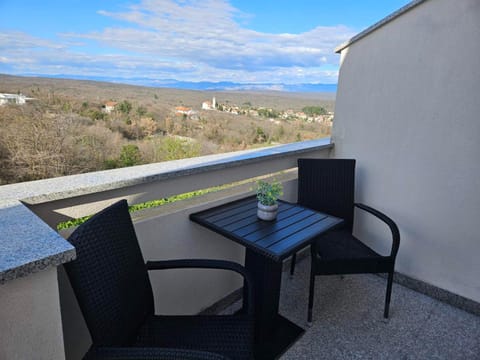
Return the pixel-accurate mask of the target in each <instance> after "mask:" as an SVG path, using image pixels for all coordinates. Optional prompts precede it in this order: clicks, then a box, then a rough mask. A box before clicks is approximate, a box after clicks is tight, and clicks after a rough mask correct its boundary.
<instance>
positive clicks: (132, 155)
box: [119, 144, 142, 167]
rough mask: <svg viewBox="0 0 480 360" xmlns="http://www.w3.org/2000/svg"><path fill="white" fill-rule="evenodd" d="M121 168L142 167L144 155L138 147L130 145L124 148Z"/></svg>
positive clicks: (120, 160)
mask: <svg viewBox="0 0 480 360" xmlns="http://www.w3.org/2000/svg"><path fill="white" fill-rule="evenodd" d="M119 163H120V166H121V167H127V166H134V165H140V164H141V163H142V153H141V152H140V149H139V148H138V146H137V145H133V144H129V145H124V146H123V147H122V151H121V152H120V156H119Z"/></svg>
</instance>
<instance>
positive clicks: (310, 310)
mask: <svg viewBox="0 0 480 360" xmlns="http://www.w3.org/2000/svg"><path fill="white" fill-rule="evenodd" d="M311 266H312V268H311V270H310V290H309V292H308V315H307V323H308V325H311V324H312V313H313V295H314V294H315V273H314V271H313V264H312V265H311Z"/></svg>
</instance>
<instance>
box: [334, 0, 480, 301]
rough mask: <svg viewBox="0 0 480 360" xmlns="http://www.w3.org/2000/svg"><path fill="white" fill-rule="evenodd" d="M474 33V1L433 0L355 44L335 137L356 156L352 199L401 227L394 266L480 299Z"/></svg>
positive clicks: (477, 48) (478, 77) (342, 150)
mask: <svg viewBox="0 0 480 360" xmlns="http://www.w3.org/2000/svg"><path fill="white" fill-rule="evenodd" d="M479 39H480V1H478V0H462V1H451V0H435V1H433V0H430V1H426V2H424V3H421V4H420V5H419V6H417V7H415V8H413V9H412V10H411V11H409V12H407V13H405V14H403V15H401V16H400V17H398V18H396V19H394V20H393V21H392V22H390V23H388V24H387V25H385V26H383V27H381V28H379V29H377V30H376V31H374V32H372V33H371V34H369V35H367V36H366V37H364V38H362V39H360V40H359V41H357V42H355V43H353V44H352V45H350V47H348V48H346V49H344V50H343V51H342V66H341V70H340V78H339V84H338V94H337V100H336V109H335V120H334V127H333V136H332V139H333V142H334V143H335V148H334V157H339V158H341V157H351V158H356V159H357V193H356V197H357V201H361V202H365V203H367V204H371V205H373V206H376V207H378V208H379V209H381V210H384V211H385V212H387V213H388V214H389V215H391V217H392V218H394V219H395V220H396V222H397V223H398V225H399V227H400V232H401V238H402V239H401V245H400V252H399V257H398V260H397V266H396V270H397V271H399V272H401V273H404V274H406V275H408V276H410V277H413V278H416V279H420V280H423V281H425V282H427V283H430V284H432V285H435V286H438V287H440V288H443V289H446V290H449V291H451V292H453V293H456V294H458V295H461V296H464V297H466V298H470V299H472V300H475V301H477V302H478V301H480V282H479V279H478V276H479V274H480V261H479V253H480V233H479V231H478V229H479V227H478V223H479V218H480V161H479V159H478V157H479V156H480V62H479V59H480V40H479ZM365 229H366V227H365V226H364V223H363V221H358V224H357V231H358V232H365V231H366V230H365ZM371 244H372V245H373V246H378V245H379V244H380V240H379V236H373V240H372V241H371Z"/></svg>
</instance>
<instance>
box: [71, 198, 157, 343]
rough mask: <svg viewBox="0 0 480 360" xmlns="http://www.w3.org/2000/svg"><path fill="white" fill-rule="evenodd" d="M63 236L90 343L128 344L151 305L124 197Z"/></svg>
mask: <svg viewBox="0 0 480 360" xmlns="http://www.w3.org/2000/svg"><path fill="white" fill-rule="evenodd" d="M68 240H69V242H70V243H71V244H72V245H73V246H74V247H75V250H76V252H77V258H76V260H74V261H72V262H70V263H68V264H65V269H66V272H67V275H68V277H69V279H70V283H71V285H72V288H73V290H74V292H75V295H76V297H77V300H78V303H79V305H80V309H81V311H82V313H83V316H84V318H85V321H86V323H87V326H88V329H89V331H90V335H91V336H92V340H93V343H94V345H105V346H126V345H128V344H129V343H131V342H132V341H133V339H132V337H133V336H134V335H135V333H136V332H137V331H138V328H139V327H140V326H141V324H142V323H143V322H144V321H145V318H146V317H147V316H149V315H150V314H153V311H154V310H153V295H152V288H151V284H150V280H149V278H148V274H147V269H146V266H145V262H144V259H143V256H142V253H141V250H140V247H139V245H138V241H137V237H136V235H135V230H134V228H133V223H132V220H131V218H130V214H129V212H128V205H127V201H126V200H121V201H119V202H117V203H115V204H113V205H111V206H109V207H107V208H106V209H104V210H102V211H101V212H99V213H97V214H96V215H94V216H93V217H92V218H91V219H89V220H88V221H87V222H85V223H84V224H82V225H80V226H79V227H78V228H77V229H76V230H75V232H74V233H73V234H72V235H71V236H70V237H69V239H68Z"/></svg>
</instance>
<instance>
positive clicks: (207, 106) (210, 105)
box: [202, 96, 217, 110]
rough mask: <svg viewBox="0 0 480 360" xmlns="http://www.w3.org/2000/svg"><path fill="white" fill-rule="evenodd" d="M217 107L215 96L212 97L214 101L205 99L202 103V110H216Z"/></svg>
mask: <svg viewBox="0 0 480 360" xmlns="http://www.w3.org/2000/svg"><path fill="white" fill-rule="evenodd" d="M216 108H217V101H216V100H215V96H214V97H213V98H212V101H209V100H207V101H204V102H203V103H202V110H215V109H216Z"/></svg>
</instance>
